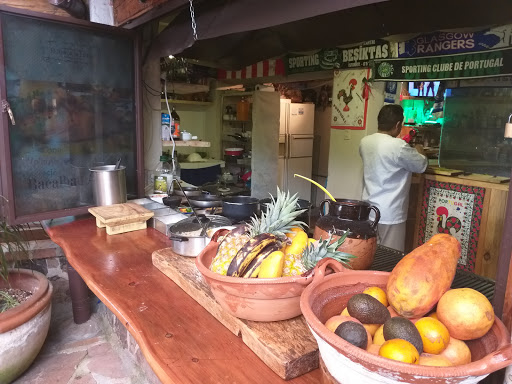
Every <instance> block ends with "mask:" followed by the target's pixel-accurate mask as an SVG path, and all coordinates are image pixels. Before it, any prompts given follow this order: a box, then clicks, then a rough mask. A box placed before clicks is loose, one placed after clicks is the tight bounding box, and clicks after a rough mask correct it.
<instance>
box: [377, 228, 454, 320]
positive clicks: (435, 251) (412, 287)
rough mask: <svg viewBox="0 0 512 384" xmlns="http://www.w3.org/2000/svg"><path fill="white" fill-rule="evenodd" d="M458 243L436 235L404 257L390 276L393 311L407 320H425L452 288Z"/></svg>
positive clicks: (388, 295) (389, 291)
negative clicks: (423, 317) (423, 318)
mask: <svg viewBox="0 0 512 384" xmlns="http://www.w3.org/2000/svg"><path fill="white" fill-rule="evenodd" d="M460 251H461V246H460V244H459V241H458V240H457V239H456V238H455V237H453V236H451V235H448V234H436V235H434V236H432V237H431V238H430V240H428V241H427V242H426V243H425V244H423V245H420V246H419V247H417V248H416V249H414V250H413V251H412V252H410V253H409V254H407V255H405V256H404V257H403V258H402V260H400V261H399V262H398V263H397V264H396V266H395V267H394V268H393V270H392V271H391V273H390V275H389V279H388V283H387V286H386V294H387V298H388V301H389V304H390V305H391V306H392V307H393V308H394V310H395V311H396V312H397V313H398V314H399V315H400V316H403V317H406V318H409V319H410V318H418V317H422V316H424V315H425V314H427V313H428V312H430V311H431V310H432V308H434V306H435V305H436V304H437V302H438V301H439V299H440V298H441V296H443V294H444V293H445V292H446V291H448V289H450V286H451V284H452V282H453V278H454V277H455V271H456V269H457V262H458V260H459V257H460Z"/></svg>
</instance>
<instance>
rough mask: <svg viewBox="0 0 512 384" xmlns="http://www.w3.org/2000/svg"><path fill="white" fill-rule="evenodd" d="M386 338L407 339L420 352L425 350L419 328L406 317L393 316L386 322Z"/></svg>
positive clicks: (384, 330) (384, 331) (384, 328)
mask: <svg viewBox="0 0 512 384" xmlns="http://www.w3.org/2000/svg"><path fill="white" fill-rule="evenodd" d="M383 333H384V339H385V340H391V339H402V340H406V341H408V342H409V343H411V344H412V345H414V346H415V347H416V349H417V350H418V353H419V354H420V355H421V354H422V352H423V341H422V340H421V335H420V333H419V331H418V328H416V326H415V325H414V323H413V322H412V321H411V320H409V319H406V318H405V317H392V318H391V319H389V320H388V321H386V322H385V323H384V327H383Z"/></svg>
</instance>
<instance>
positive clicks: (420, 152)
mask: <svg viewBox="0 0 512 384" xmlns="http://www.w3.org/2000/svg"><path fill="white" fill-rule="evenodd" d="M414 148H416V150H417V151H418V153H419V154H420V155H423V156H427V155H426V154H425V149H424V148H423V145H421V144H416V145H415V146H414Z"/></svg>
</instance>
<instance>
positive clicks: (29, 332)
mask: <svg viewBox="0 0 512 384" xmlns="http://www.w3.org/2000/svg"><path fill="white" fill-rule="evenodd" d="M9 284H10V286H11V287H12V288H18V289H23V290H25V291H29V292H32V296H31V297H30V298H29V299H28V300H26V301H24V302H23V303H21V304H20V305H18V306H17V307H15V308H13V309H10V310H8V311H6V312H3V313H1V314H0V383H10V382H11V381H12V380H14V379H16V378H17V377H18V376H20V375H21V374H22V373H23V372H24V371H25V370H26V369H27V368H28V367H29V366H30V364H32V362H33V361H34V359H35V357H36V356H37V354H38V353H39V351H40V350H41V347H42V346H43V343H44V340H45V339H46V335H47V334H48V328H49V327H50V317H51V297H52V292H53V287H52V285H51V284H50V282H49V281H48V279H47V278H46V276H45V275H43V274H42V273H39V272H36V271H30V270H26V269H15V270H12V271H11V272H10V273H9ZM7 286H8V285H7V283H6V282H5V281H3V280H0V289H1V288H6V287H7Z"/></svg>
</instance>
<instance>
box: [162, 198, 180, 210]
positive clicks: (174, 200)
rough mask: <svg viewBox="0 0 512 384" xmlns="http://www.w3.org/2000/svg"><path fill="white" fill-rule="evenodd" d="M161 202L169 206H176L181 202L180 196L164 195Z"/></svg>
mask: <svg viewBox="0 0 512 384" xmlns="http://www.w3.org/2000/svg"><path fill="white" fill-rule="evenodd" d="M162 203H164V204H165V205H167V206H168V207H171V208H176V207H177V206H178V205H180V204H181V196H166V197H164V198H162Z"/></svg>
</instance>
